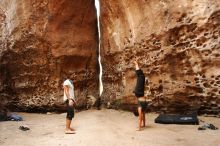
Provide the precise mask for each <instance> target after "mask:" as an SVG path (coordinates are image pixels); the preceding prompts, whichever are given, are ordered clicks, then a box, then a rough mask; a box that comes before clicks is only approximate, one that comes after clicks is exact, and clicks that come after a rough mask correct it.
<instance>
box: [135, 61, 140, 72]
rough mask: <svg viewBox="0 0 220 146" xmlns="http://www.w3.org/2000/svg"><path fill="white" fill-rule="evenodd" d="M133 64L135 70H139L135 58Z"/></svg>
mask: <svg viewBox="0 0 220 146" xmlns="http://www.w3.org/2000/svg"><path fill="white" fill-rule="evenodd" d="M134 64H135V69H136V70H139V69H140V68H139V65H138V62H137V60H135V61H134Z"/></svg>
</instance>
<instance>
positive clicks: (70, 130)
mask: <svg viewBox="0 0 220 146" xmlns="http://www.w3.org/2000/svg"><path fill="white" fill-rule="evenodd" d="M71 121H72V120H69V119H66V134H72V133H74V132H73V129H72V128H70V125H71Z"/></svg>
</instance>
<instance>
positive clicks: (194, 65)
mask: <svg viewBox="0 0 220 146" xmlns="http://www.w3.org/2000/svg"><path fill="white" fill-rule="evenodd" d="M101 27H102V64H103V70H104V76H103V82H104V93H103V96H102V97H103V100H104V102H105V103H107V102H109V103H110V105H112V106H113V107H115V108H123V109H129V110H131V109H133V108H134V105H135V104H136V99H135V97H134V94H133V90H134V86H135V82H136V78H135V74H134V64H133V61H134V59H135V57H139V63H140V66H141V67H142V69H143V70H144V73H145V75H146V77H147V79H148V81H149V85H146V86H148V87H149V88H150V90H147V88H146V92H145V94H146V95H145V96H147V97H148V99H149V101H150V102H149V104H150V105H149V110H151V111H159V112H166V113H185V112H194V111H199V112H200V113H209V114H218V113H220V1H219V0H182V1H179V0H129V1H127V0H121V1H114V0H108V1H105V0H101Z"/></svg>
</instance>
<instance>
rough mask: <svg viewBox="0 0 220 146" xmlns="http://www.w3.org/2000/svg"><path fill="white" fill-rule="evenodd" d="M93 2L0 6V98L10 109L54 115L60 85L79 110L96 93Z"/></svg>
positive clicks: (40, 0) (53, 0) (15, 0)
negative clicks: (71, 87)
mask: <svg viewBox="0 0 220 146" xmlns="http://www.w3.org/2000/svg"><path fill="white" fill-rule="evenodd" d="M96 19H97V18H96V10H95V6H94V1H93V0H80V1H79V0H1V1H0V98H1V101H2V102H3V103H4V104H6V105H7V106H9V107H11V108H13V109H16V108H17V109H21V110H28V111H34V110H38V111H39V110H54V109H59V108H60V107H59V106H60V105H62V102H63V101H62V96H63V89H62V83H63V81H64V79H66V78H71V79H73V80H74V84H75V88H76V92H75V94H76V96H77V98H78V101H79V106H80V107H83V106H85V105H84V104H85V103H86V102H85V98H86V96H87V95H88V94H91V95H94V96H96V93H98V91H97V90H98V73H97V72H98V67H97V66H98V64H97V42H98V41H97V24H96V23H97V22H96Z"/></svg>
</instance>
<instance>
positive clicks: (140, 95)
mask: <svg viewBox="0 0 220 146" xmlns="http://www.w3.org/2000/svg"><path fill="white" fill-rule="evenodd" d="M135 96H136V97H144V94H140V93H135Z"/></svg>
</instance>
